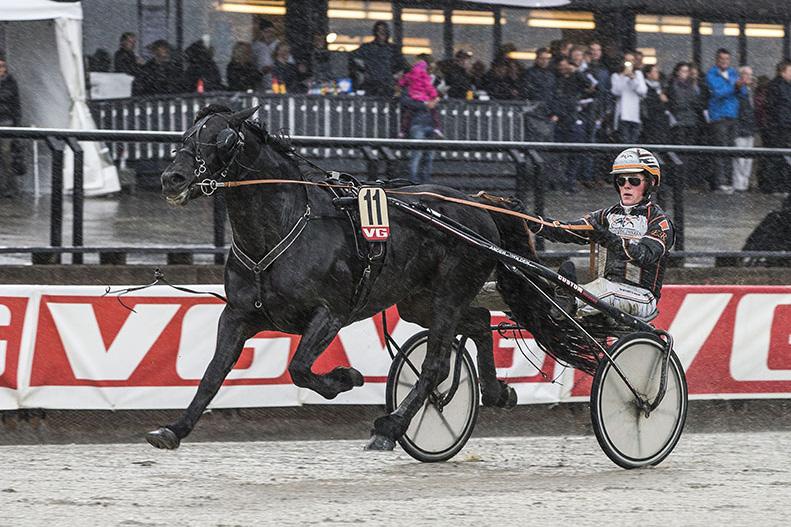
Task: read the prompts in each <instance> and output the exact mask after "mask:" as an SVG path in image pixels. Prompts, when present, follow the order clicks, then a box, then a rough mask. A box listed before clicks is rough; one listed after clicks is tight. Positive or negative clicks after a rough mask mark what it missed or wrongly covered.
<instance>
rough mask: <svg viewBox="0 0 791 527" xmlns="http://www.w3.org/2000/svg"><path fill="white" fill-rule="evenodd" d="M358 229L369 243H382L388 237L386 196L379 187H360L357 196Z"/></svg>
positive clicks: (388, 221) (388, 223)
mask: <svg viewBox="0 0 791 527" xmlns="http://www.w3.org/2000/svg"><path fill="white" fill-rule="evenodd" d="M357 206H358V207H359V212H360V228H361V230H362V233H363V238H365V239H366V241H369V242H383V241H387V238H389V237H390V219H389V218H388V214H387V196H386V195H385V191H384V189H383V188H381V187H362V188H361V189H360V191H359V193H358V194H357Z"/></svg>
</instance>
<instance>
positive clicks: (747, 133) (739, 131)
mask: <svg viewBox="0 0 791 527" xmlns="http://www.w3.org/2000/svg"><path fill="white" fill-rule="evenodd" d="M739 80H740V81H741V82H742V86H743V89H742V91H741V92H740V93H739V117H738V119H737V120H736V141H735V143H736V147H737V148H752V147H753V146H755V105H754V97H755V93H754V91H753V90H754V89H755V80H754V77H753V69H752V68H751V67H750V66H742V67H741V68H739ZM752 172H753V160H752V159H751V158H749V157H739V158H734V159H733V190H735V191H737V192H744V191H746V190H747V189H748V188H750V176H751V175H752Z"/></svg>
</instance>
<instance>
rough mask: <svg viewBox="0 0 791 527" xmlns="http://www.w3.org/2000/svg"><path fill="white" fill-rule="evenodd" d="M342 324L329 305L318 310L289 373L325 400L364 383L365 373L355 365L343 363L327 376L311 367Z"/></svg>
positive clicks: (300, 343)
mask: <svg viewBox="0 0 791 527" xmlns="http://www.w3.org/2000/svg"><path fill="white" fill-rule="evenodd" d="M342 327H343V322H342V321H341V319H340V318H339V317H337V316H335V315H333V314H332V313H330V311H329V309H327V308H326V307H320V308H319V309H318V310H317V311H316V313H314V315H313V318H311V320H310V322H309V323H308V327H307V328H306V329H305V331H304V332H303V334H302V338H301V339H300V341H299V346H297V351H296V352H295V353H294V357H293V358H292V359H291V363H290V364H289V366H288V373H289V374H290V375H291V380H292V381H294V384H295V385H297V386H299V387H302V388H309V389H311V390H313V391H314V392H316V393H318V394H319V395H321V396H322V397H324V398H325V399H333V398H335V397H336V396H337V395H338V394H339V393H341V392H346V391H349V390H351V389H352V388H354V387H355V386H362V385H363V382H364V381H363V376H362V374H361V373H360V372H359V371H357V370H355V369H354V368H344V367H340V366H339V367H337V368H335V369H334V370H332V371H331V372H329V373H327V374H324V375H317V374H315V373H313V371H312V370H311V367H312V366H313V363H315V362H316V359H318V358H319V355H321V354H322V353H323V352H324V350H326V349H327V346H329V345H330V343H331V342H332V339H334V338H335V336H336V335H337V334H338V331H340V329H341V328H342Z"/></svg>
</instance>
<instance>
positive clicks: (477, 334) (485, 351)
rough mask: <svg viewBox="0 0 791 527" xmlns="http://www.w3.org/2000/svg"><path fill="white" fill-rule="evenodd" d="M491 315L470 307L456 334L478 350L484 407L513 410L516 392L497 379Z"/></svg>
mask: <svg viewBox="0 0 791 527" xmlns="http://www.w3.org/2000/svg"><path fill="white" fill-rule="evenodd" d="M491 320H492V318H491V314H490V313H489V310H488V309H486V308H483V307H470V308H468V309H467V310H465V311H464V314H463V315H462V317H461V320H460V321H459V325H458V327H457V329H456V332H457V333H458V334H460V335H464V336H466V337H468V338H470V339H472V341H473V342H475V347H476V349H477V350H478V378H479V379H480V381H481V394H482V396H483V397H482V402H483V405H484V406H496V407H500V408H513V407H514V406H515V405H516V391H515V390H514V389H513V388H511V387H510V386H508V385H507V384H506V383H504V382H502V381H500V380H498V379H497V371H496V369H495V367H494V351H493V349H492V330H491Z"/></svg>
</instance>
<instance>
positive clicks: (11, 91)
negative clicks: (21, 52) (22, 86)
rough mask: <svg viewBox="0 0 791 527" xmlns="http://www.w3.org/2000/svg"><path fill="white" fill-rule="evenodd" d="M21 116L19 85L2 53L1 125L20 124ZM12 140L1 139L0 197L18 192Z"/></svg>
mask: <svg viewBox="0 0 791 527" xmlns="http://www.w3.org/2000/svg"><path fill="white" fill-rule="evenodd" d="M20 118H21V109H20V104H19V87H18V86H17V83H16V81H15V80H14V78H13V77H12V76H11V74H10V73H8V64H7V63H6V61H5V57H4V56H2V55H0V126H19V120H20ZM11 142H12V140H11V139H0V197H3V198H13V197H15V196H16V194H17V181H16V173H15V172H14V169H13V164H12V162H11Z"/></svg>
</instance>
